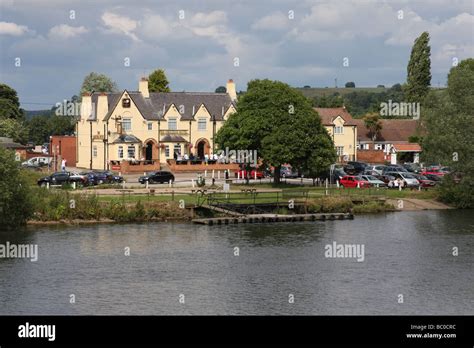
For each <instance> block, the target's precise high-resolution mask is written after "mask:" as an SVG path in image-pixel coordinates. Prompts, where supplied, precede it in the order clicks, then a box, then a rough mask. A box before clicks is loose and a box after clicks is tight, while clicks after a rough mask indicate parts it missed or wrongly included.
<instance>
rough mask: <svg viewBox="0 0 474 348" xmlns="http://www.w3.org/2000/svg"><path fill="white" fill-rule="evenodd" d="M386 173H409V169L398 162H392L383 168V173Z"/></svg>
mask: <svg viewBox="0 0 474 348" xmlns="http://www.w3.org/2000/svg"><path fill="white" fill-rule="evenodd" d="M386 173H408V170H406V169H405V168H404V167H402V166H400V165H398V164H390V165H388V166H386V167H385V168H384V169H383V170H382V174H386Z"/></svg>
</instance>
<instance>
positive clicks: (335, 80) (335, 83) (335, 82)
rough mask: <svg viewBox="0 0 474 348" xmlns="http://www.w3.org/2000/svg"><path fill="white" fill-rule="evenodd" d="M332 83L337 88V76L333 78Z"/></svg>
mask: <svg viewBox="0 0 474 348" xmlns="http://www.w3.org/2000/svg"><path fill="white" fill-rule="evenodd" d="M334 85H335V86H336V88H337V77H336V78H335V79H334Z"/></svg>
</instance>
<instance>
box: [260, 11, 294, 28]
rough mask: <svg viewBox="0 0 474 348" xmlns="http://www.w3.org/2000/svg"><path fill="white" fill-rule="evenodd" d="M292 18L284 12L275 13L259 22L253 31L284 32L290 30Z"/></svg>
mask: <svg viewBox="0 0 474 348" xmlns="http://www.w3.org/2000/svg"><path fill="white" fill-rule="evenodd" d="M289 21H290V18H289V17H288V16H287V15H285V14H284V13H282V12H274V13H272V14H270V15H268V16H265V17H262V18H260V19H259V20H257V21H256V22H255V23H254V24H253V25H252V29H257V30H284V29H286V28H288V25H289Z"/></svg>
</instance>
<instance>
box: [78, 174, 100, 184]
mask: <svg viewBox="0 0 474 348" xmlns="http://www.w3.org/2000/svg"><path fill="white" fill-rule="evenodd" d="M79 174H80V175H84V176H86V177H87V180H88V183H89V185H97V184H98V183H99V182H98V180H97V176H96V175H95V173H94V172H80V173H79Z"/></svg>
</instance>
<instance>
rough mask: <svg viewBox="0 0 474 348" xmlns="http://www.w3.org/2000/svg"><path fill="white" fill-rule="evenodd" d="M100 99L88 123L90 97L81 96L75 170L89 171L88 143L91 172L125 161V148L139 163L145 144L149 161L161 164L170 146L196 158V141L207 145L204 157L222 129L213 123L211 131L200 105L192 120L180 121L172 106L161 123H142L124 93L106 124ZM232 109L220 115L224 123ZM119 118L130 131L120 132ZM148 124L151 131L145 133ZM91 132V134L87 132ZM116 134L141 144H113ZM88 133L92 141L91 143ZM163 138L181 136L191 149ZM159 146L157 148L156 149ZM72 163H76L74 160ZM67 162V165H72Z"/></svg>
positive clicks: (101, 99)
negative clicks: (131, 149) (173, 121)
mask: <svg viewBox="0 0 474 348" xmlns="http://www.w3.org/2000/svg"><path fill="white" fill-rule="evenodd" d="M103 98H107V97H106V96H105V95H104V96H99V99H98V105H97V120H94V121H88V120H87V119H88V116H89V113H90V112H89V110H90V106H89V104H90V103H91V97H90V96H87V95H86V96H83V101H82V106H83V107H82V108H81V120H80V121H79V122H78V123H77V163H76V165H77V167H82V168H89V167H90V166H91V143H92V168H93V169H106V168H107V162H108V161H120V160H126V159H127V158H128V156H127V148H128V146H134V147H135V159H137V160H141V159H144V158H145V157H146V150H145V149H146V144H147V143H148V142H152V143H153V147H152V153H153V156H152V159H153V160H155V161H158V160H159V161H160V162H161V163H166V160H168V159H172V158H173V155H174V151H173V150H174V146H175V145H179V146H180V148H181V154H183V155H184V154H185V153H188V154H189V153H190V152H193V153H194V154H195V155H196V154H197V153H196V152H197V144H198V143H199V141H200V140H202V139H204V140H205V141H206V143H207V144H209V147H208V151H207V153H208V154H209V155H211V154H212V149H213V146H215V144H214V139H213V136H214V132H217V131H218V130H219V129H220V127H221V126H222V124H223V122H222V121H216V125H215V130H214V125H213V121H212V117H211V115H210V114H209V112H208V110H207V109H206V108H205V106H204V105H201V106H200V107H198V106H196V108H197V110H195V115H194V120H191V121H189V120H182V119H181V114H180V113H179V110H178V109H177V107H176V106H174V105H172V106H170V107H169V108H168V110H167V111H166V113H165V115H164V116H163V119H161V120H159V121H158V120H146V119H145V118H143V116H142V115H141V113H140V112H139V110H138V108H137V106H136V105H135V103H134V102H133V99H131V98H130V97H129V95H128V93H127V92H126V91H125V92H124V93H123V95H122V97H121V99H120V100H119V102H118V104H117V106H116V107H115V109H114V111H113V112H112V114H111V117H110V118H109V119H108V120H104V118H105V116H106V114H107V112H108V109H107V103H106V102H105V100H104V99H103ZM124 98H130V107H129V108H124V107H123V106H122V100H123V99H124ZM234 111H235V109H234V108H233V106H231V107H230V108H229V109H228V110H227V111H226V114H225V115H224V119H226V118H227V117H228V116H229V115H230V114H231V113H232V112H234ZM119 115H120V116H121V118H122V124H123V119H130V120H131V129H130V130H124V129H123V127H121V123H120V122H118V121H117V116H119ZM171 118H176V119H177V129H176V130H170V129H169V120H170V119H171ZM199 119H205V120H206V129H205V130H199V128H198V124H199ZM149 124H150V127H151V129H149ZM91 129H92V130H91ZM120 131H122V133H123V134H130V135H134V136H135V137H137V138H138V139H139V140H141V141H142V144H114V143H113V142H114V140H116V139H117V138H118V137H119V136H120ZM91 133H92V140H91ZM107 133H108V145H107V144H105V145H104V141H103V140H104V136H105V137H106V138H107V136H106V135H107ZM166 134H179V135H181V136H182V137H183V138H184V139H185V140H186V142H189V141H190V143H191V145H192V147H191V148H189V146H187V143H185V142H183V143H171V142H170V143H167V142H162V143H160V140H161V139H162V138H163V136H165V135H166ZM160 145H161V146H160ZM119 146H123V153H124V157H123V158H119ZM166 146H169V149H170V151H169V153H168V156H166V149H165V147H166ZM74 162H76V161H75V160H74ZM74 162H71V163H74Z"/></svg>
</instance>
